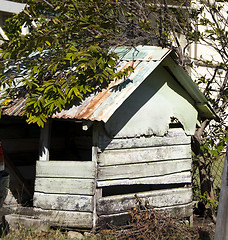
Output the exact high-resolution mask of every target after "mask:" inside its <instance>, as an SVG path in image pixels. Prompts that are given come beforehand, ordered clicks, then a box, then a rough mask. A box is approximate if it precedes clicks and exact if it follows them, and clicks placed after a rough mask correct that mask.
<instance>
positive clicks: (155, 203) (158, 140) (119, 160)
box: [96, 128, 192, 224]
mask: <svg viewBox="0 0 228 240" xmlns="http://www.w3.org/2000/svg"><path fill="white" fill-rule="evenodd" d="M101 132H102V131H101ZM98 149H99V152H98V169H97V183H96V184H97V188H100V189H102V188H105V189H104V195H103V196H101V197H100V198H98V199H97V205H96V208H97V214H98V223H99V224H103V223H105V222H106V223H107V222H110V223H118V222H121V221H122V220H123V221H124V220H126V219H127V216H128V214H129V210H131V209H132V208H133V207H134V205H135V200H136V199H135V194H137V196H138V197H139V198H140V199H141V200H142V201H143V202H145V201H148V202H149V204H150V205H151V206H152V207H154V208H156V209H160V210H166V211H167V212H169V213H170V214H171V215H172V216H173V217H178V218H181V217H190V216H192V189H191V187H189V184H190V183H191V164H192V156H191V137H190V136H187V135H186V134H185V132H184V131H183V129H181V128H176V129H175V128H173V129H169V131H168V132H167V134H166V135H165V136H163V137H156V136H141V137H131V138H113V139H111V138H109V137H108V136H107V135H106V134H105V130H104V131H103V133H102V134H101V135H100V136H99V144H98ZM186 184H187V185H186ZM130 185H135V187H136V189H137V190H136V192H135V193H134V192H132V190H130V189H131V188H129V187H130ZM136 185H145V186H146V185H152V186H155V185H157V187H156V189H159V185H160V186H163V187H161V188H160V189H159V190H149V191H148V190H145V191H143V190H142V191H141V192H137V191H140V189H139V188H137V186H136ZM165 185H166V187H165V188H164V186H165ZM118 186H121V187H124V186H126V187H124V188H123V189H124V191H123V192H124V193H123V194H122V193H121V191H120V192H119V191H118ZM128 186H129V187H128ZM186 186H188V187H186ZM109 187H110V190H109ZM113 187H114V188H113ZM128 188H129V190H128ZM142 189H143V188H142ZM145 189H146V187H145ZM151 189H153V188H151ZM128 191H129V192H128ZM107 192H108V193H109V194H110V192H111V194H110V196H106V195H105V193H107ZM121 219H122V220H121Z"/></svg>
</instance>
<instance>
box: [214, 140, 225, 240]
mask: <svg viewBox="0 0 228 240" xmlns="http://www.w3.org/2000/svg"><path fill="white" fill-rule="evenodd" d="M227 161H228V141H227V144H226V157H225V163H224V169H223V175H222V185H221V191H220V197H219V206H218V214H217V221H216V226H215V237H214V240H228V175H227V174H228V171H227V167H228V164H227Z"/></svg>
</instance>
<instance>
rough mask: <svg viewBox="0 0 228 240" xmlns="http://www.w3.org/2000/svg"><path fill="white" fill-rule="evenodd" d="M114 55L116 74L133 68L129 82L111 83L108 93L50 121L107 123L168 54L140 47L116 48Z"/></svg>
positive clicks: (104, 90)
mask: <svg viewBox="0 0 228 240" xmlns="http://www.w3.org/2000/svg"><path fill="white" fill-rule="evenodd" d="M115 52H116V53H117V54H118V55H119V56H120V62H119V65H118V67H117V69H118V71H121V70H123V69H125V68H127V67H128V66H132V67H133V69H134V71H133V72H132V73H131V74H130V75H129V76H128V78H127V79H125V81H124V80H118V81H112V82H111V83H110V84H109V86H108V88H107V89H103V90H102V91H101V92H99V93H98V94H97V95H95V96H90V97H89V98H87V99H86V100H85V101H84V102H82V103H81V104H80V105H79V106H75V105H73V106H72V107H71V108H70V109H68V110H62V111H61V112H59V113H56V114H54V115H53V118H64V119H67V118H69V119H86V120H91V121H94V120H97V121H104V122H106V121H107V120H108V119H109V118H110V116H111V115H112V114H113V113H114V112H115V111H116V109H117V108H118V107H119V106H120V105H121V104H122V103H123V102H124V100H125V99H126V98H127V97H128V96H130V94H131V93H132V92H133V91H134V90H135V89H136V88H137V87H138V86H139V85H140V84H141V83H142V82H143V81H144V80H145V79H146V77H148V76H149V74H150V73H151V72H153V70H154V69H156V67H157V66H158V65H159V64H160V63H161V61H162V60H163V59H164V58H165V57H166V56H167V55H168V54H169V53H170V52H171V50H170V49H167V48H161V47H152V46H139V47H137V48H129V47H119V48H116V49H115Z"/></svg>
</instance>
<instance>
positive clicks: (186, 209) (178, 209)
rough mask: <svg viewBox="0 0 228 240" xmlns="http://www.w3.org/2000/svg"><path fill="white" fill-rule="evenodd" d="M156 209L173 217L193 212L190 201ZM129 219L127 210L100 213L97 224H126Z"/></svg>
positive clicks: (189, 214)
mask: <svg viewBox="0 0 228 240" xmlns="http://www.w3.org/2000/svg"><path fill="white" fill-rule="evenodd" d="M155 209H156V210H162V211H166V212H167V213H168V214H169V215H170V216H171V217H173V218H178V219H179V218H186V217H191V216H192V214H193V206H192V203H187V204H183V205H178V206H175V207H167V208H155ZM130 219H131V217H130V213H129V212H124V213H117V214H110V215H100V216H99V218H98V225H100V226H105V225H106V224H111V225H116V226H119V225H122V224H127V223H128V222H129V220H130Z"/></svg>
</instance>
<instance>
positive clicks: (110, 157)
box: [98, 145, 191, 166]
mask: <svg viewBox="0 0 228 240" xmlns="http://www.w3.org/2000/svg"><path fill="white" fill-rule="evenodd" d="M185 158H191V146H190V145H177V146H162V147H152V148H136V149H130V150H129V149H122V150H109V151H104V152H103V153H100V154H99V159H98V163H99V165H100V166H111V165H117V164H128V163H140V162H141V163H143V162H144V163H145V162H153V161H159V160H162V161H165V160H174V159H185Z"/></svg>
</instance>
